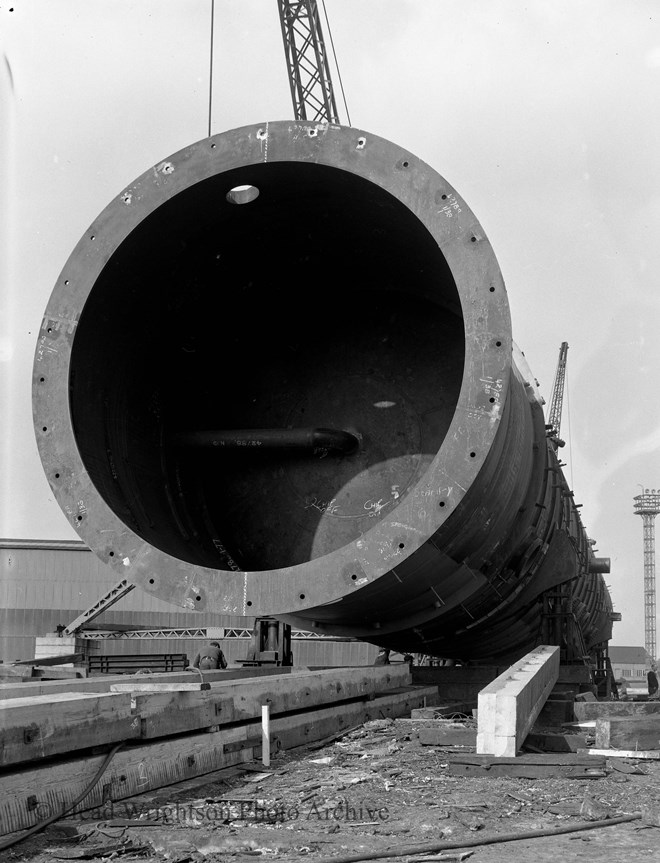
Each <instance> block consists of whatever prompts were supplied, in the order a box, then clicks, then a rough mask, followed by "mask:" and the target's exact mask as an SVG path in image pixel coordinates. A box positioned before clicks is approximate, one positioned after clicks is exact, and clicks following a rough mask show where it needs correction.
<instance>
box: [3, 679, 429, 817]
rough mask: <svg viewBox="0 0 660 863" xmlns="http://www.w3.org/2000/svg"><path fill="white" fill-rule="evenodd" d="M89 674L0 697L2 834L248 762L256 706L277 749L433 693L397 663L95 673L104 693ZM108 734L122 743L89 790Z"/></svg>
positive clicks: (256, 731) (255, 739)
mask: <svg viewBox="0 0 660 863" xmlns="http://www.w3.org/2000/svg"><path fill="white" fill-rule="evenodd" d="M255 670H257V671H261V669H253V671H255ZM278 670H281V669H278ZM230 674H231V673H230ZM240 674H241V676H243V675H244V671H241V672H240ZM222 675H224V679H223V677H222ZM172 678H175V679H172ZM181 678H184V679H183V680H182V679H181ZM165 679H166V680H165ZM95 682H99V681H98V679H97V680H95V681H91V680H79V681H71V682H70V684H71V687H70V690H69V691H62V686H61V684H63V683H65V682H64V681H57V682H55V683H52V684H48V683H41V684H39V686H40V687H41V691H40V693H39V694H30V695H27V696H22V695H21V694H20V691H21V690H22V689H24V688H25V687H26V686H30V687H32V686H34V684H32V685H30V684H27V685H26V684H23V685H18V686H16V687H15V690H19V691H18V693H16V692H14V693H12V697H8V698H4V699H2V700H1V701H0V833H1V834H6V833H11V832H14V831H17V830H21V829H24V828H27V827H31V826H33V825H35V824H39V823H40V822H42V821H43V820H44V819H45V818H46V817H50V816H52V815H59V814H63V813H64V812H65V811H66V810H67V809H68V808H69V807H70V806H71V805H72V804H73V803H74V802H75V801H76V800H77V799H78V798H80V797H81V795H83V794H84V795H85V796H84V798H83V799H82V800H81V801H80V802H79V803H78V804H77V806H76V807H75V810H74V811H84V810H86V809H90V808H94V807H97V806H101V805H103V804H106V803H108V802H110V801H117V800H122V799H125V798H128V797H131V796H134V795H136V794H138V793H143V792H145V791H150V790H153V789H156V788H160V787H162V786H164V785H170V784H172V783H175V782H180V781H182V780H185V779H190V778H193V777H196V776H200V775H203V774H205V773H210V772H212V771H215V770H218V769H220V768H223V767H228V766H231V765H235V764H239V763H241V762H247V761H252V760H253V759H254V758H257V757H259V756H260V755H261V751H262V727H261V721H260V717H261V715H262V706H263V705H268V706H269V709H270V717H271V719H270V748H271V750H273V751H277V750H278V749H284V750H286V749H292V748H295V747H298V746H301V745H305V744H308V743H313V742H316V741H320V740H326V739H328V738H330V737H332V736H336V735H338V734H341V733H343V732H345V731H347V730H349V729H351V728H354V727H356V726H358V725H360V724H362V723H363V722H365V721H368V720H371V719H381V718H384V717H400V716H405V715H410V711H411V710H412V709H414V708H417V707H422V706H424V705H425V704H430V703H434V699H437V687H432V686H431V687H429V686H427V687H423V686H412V685H411V676H410V671H409V668H408V666H407V665H404V664H402V665H400V666H396V665H394V666H384V667H361V668H342V669H325V670H322V671H313V672H310V671H304V672H293V673H284V674H270V675H269V674H264V675H261V674H259V675H251V676H245V677H244V678H243V679H237V678H235V677H234V679H228V677H227V673H226V672H215V673H210V674H205V675H204V679H203V681H200V679H199V678H198V677H196V676H193V675H192V674H191V673H190V672H188V673H187V674H186V675H179V674H173V675H148V676H136V677H134V678H133V679H132V680H130V681H127V679H126V677H123V679H122V680H121V682H116V683H113V682H111V681H109V680H104V681H100V682H101V683H104V684H106V685H107V687H108V688H109V690H110V691H90V690H86V689H85V688H83V685H86V684H90V683H95ZM58 687H59V688H58ZM117 743H122V744H123V745H122V748H120V749H119V750H118V751H117V752H116V753H115V755H114V757H112V759H111V760H110V762H109V764H108V765H107V767H106V769H105V770H104V771H103V772H102V774H101V775H100V776H99V777H98V779H97V781H96V784H94V785H93V787H91V788H89V786H90V784H92V782H93V780H94V778H95V775H96V774H97V773H98V772H99V769H100V768H101V766H102V765H103V763H104V761H105V759H106V757H107V753H108V750H109V749H110V748H111V747H112V746H113V744H117ZM99 747H101V749H99ZM88 788H89V790H88V791H87V793H85V792H86V790H87V789H88Z"/></svg>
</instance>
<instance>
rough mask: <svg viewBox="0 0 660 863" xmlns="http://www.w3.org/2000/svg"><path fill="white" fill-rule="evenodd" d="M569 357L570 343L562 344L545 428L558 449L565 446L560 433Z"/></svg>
mask: <svg viewBox="0 0 660 863" xmlns="http://www.w3.org/2000/svg"><path fill="white" fill-rule="evenodd" d="M567 355H568V342H562V343H561V347H560V348H559V359H558V360H557V371H556V373H555V383H554V385H553V387H552V399H551V400H550V408H549V409H548V419H547V422H546V426H545V427H546V429H547V430H548V437H551V438H553V439H554V442H555V444H556V445H557V446H558V447H560V446H564V441H563V440H562V439H561V438H560V437H559V432H560V430H561V414H562V408H563V406H564V382H565V380H566V357H567Z"/></svg>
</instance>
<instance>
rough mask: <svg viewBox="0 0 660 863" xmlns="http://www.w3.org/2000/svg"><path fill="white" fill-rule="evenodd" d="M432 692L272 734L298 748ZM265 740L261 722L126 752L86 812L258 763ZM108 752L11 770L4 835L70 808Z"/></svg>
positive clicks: (336, 712) (327, 715)
mask: <svg viewBox="0 0 660 863" xmlns="http://www.w3.org/2000/svg"><path fill="white" fill-rule="evenodd" d="M430 692H431V690H430V689H429V688H428V687H408V688H406V689H405V690H403V691H399V692H394V693H389V694H387V695H383V696H378V697H376V698H374V699H373V700H371V701H365V702H352V703H348V704H345V705H336V704H335V705H332V706H331V707H323V708H321V709H319V710H308V711H304V712H302V713H300V714H298V715H289V716H283V717H279V718H275V719H273V720H271V739H272V742H273V744H274V745H276V744H277V743H278V742H279V744H280V746H281V748H283V749H291V748H294V747H297V746H301V745H304V744H307V743H313V742H315V741H318V740H324V739H326V738H328V737H330V736H331V735H334V734H339V733H340V732H342V731H343V730H347V729H350V728H352V727H354V726H356V725H358V724H360V723H362V722H365V721H368V720H370V719H382V718H383V717H396V716H403V715H406V714H409V713H410V710H411V709H413V708H415V707H421V706H422V705H423V703H424V699H425V698H426V697H428V695H429V693H430ZM260 746H261V723H260V722H251V723H247V724H245V725H241V726H234V727H230V728H226V729H222V730H220V731H217V732H215V733H210V734H209V733H207V734H190V735H181V736H178V737H174V738H168V739H166V740H158V741H154V742H151V743H136V744H129V745H127V747H126V748H125V749H123V750H119V752H117V754H116V755H115V756H114V758H113V760H112V762H111V763H110V765H109V766H108V768H107V769H106V771H105V773H104V774H103V776H102V777H101V778H100V781H99V782H98V783H97V784H96V786H95V787H94V789H93V790H92V791H91V792H90V793H89V795H88V796H87V797H86V798H85V799H84V800H83V801H82V803H81V804H80V805H79V807H78V809H79V811H84V810H87V809H93V808H94V807H99V806H102V805H103V804H106V805H107V804H108V802H109V801H116V800H123V799H125V798H127V797H132V796H133V795H135V794H139V793H142V792H145V791H150V790H153V789H155V788H161V787H163V786H165V785H171V784H173V783H175V782H180V781H182V780H184V779H190V778H192V777H194V776H200V775H203V774H205V773H210V772H212V771H214V770H219V769H220V768H222V767H227V766H230V765H232V764H238V763H240V762H242V761H250V760H252V758H253V757H254V754H255V752H258V751H259V750H260ZM103 760H104V756H100V755H99V756H88V757H83V758H72V759H66V760H62V759H59V760H57V761H51V762H47V763H45V764H43V765H42V766H39V765H30V766H28V767H25V768H24V769H22V770H13V771H3V773H2V776H1V782H0V834H6V833H11V832H14V831H17V830H22V829H24V828H27V827H31V826H33V825H34V824H37V823H39V822H40V821H42V820H43V819H44V818H45V817H47V816H48V815H49V814H56V813H60V812H62V811H63V809H64V807H65V806H66V805H67V804H70V803H71V802H73V801H74V800H75V799H76V798H77V797H78V796H79V795H80V794H82V793H83V791H84V790H85V788H87V786H88V785H89V784H90V782H91V779H92V778H93V777H94V775H95V773H96V771H97V770H98V769H99V767H100V765H101V764H102V763H103Z"/></svg>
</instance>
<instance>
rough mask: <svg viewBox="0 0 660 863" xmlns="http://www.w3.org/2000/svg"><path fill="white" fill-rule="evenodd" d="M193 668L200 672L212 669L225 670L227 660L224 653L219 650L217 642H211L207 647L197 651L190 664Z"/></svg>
mask: <svg viewBox="0 0 660 863" xmlns="http://www.w3.org/2000/svg"><path fill="white" fill-rule="evenodd" d="M192 667H193V668H199V670H200V671H210V670H211V669H213V668H226V667H227V660H226V659H225V655H224V653H223V652H222V651H221V650H220V645H219V644H218V642H217V641H212V642H211V643H210V644H209V646H208V647H205V648H203V649H202V650H200V651H199V653H198V654H197V656H196V657H195V660H194V662H193V664H192Z"/></svg>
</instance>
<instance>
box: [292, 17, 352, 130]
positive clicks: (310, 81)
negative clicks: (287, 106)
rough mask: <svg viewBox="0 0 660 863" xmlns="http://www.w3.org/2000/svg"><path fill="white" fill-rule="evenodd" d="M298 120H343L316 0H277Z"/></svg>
mask: <svg viewBox="0 0 660 863" xmlns="http://www.w3.org/2000/svg"><path fill="white" fill-rule="evenodd" d="M277 6H278V9H279V13H280V24H281V25H282V38H283V40H284V54H285V56H286V65H287V71H288V74H289V86H290V87H291V99H292V100H293V110H294V114H295V118H296V120H311V121H314V122H319V123H323V122H327V123H339V114H338V112H337V104H336V101H335V95H334V90H333V87H332V79H331V77H330V66H329V63H328V55H327V52H326V50H325V42H324V39H323V32H322V30H321V21H320V18H319V10H318V6H317V4H316V0H277Z"/></svg>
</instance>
